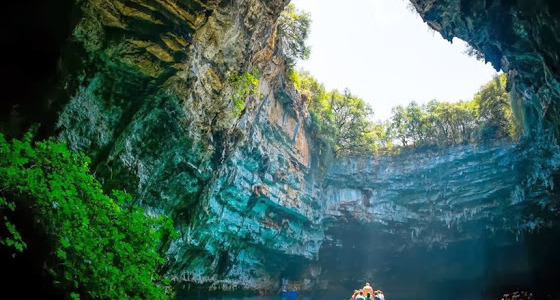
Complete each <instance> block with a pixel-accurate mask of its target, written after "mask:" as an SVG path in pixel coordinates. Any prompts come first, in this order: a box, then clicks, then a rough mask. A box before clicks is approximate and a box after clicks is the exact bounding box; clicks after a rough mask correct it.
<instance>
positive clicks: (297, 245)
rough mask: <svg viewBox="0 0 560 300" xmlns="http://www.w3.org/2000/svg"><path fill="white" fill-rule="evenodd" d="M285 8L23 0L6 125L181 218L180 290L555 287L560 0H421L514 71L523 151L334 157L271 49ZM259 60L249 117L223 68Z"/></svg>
mask: <svg viewBox="0 0 560 300" xmlns="http://www.w3.org/2000/svg"><path fill="white" fill-rule="evenodd" d="M288 2H289V1H287V0H243V1H242V0H231V1H225V0H224V1H220V0H212V1H210V0H209V1H203V0H193V1H171V0H111V1H109V0H89V1H75V2H74V1H62V0H48V1H45V2H41V3H35V2H33V1H23V2H21V3H20V2H18V3H19V4H18V3H12V4H10V5H11V6H10V10H13V11H15V12H18V13H16V14H14V15H13V16H10V17H8V18H7V20H4V22H7V24H6V26H2V30H6V31H7V33H6V34H7V35H8V36H9V38H8V40H9V42H10V43H13V44H17V45H22V48H23V49H25V50H26V51H19V50H18V49H17V48H16V49H14V50H11V51H13V52H12V53H11V54H12V57H14V58H15V59H13V60H11V61H9V62H8V66H9V67H10V69H9V70H12V71H13V73H14V74H15V75H14V76H13V77H12V78H11V79H10V80H8V81H7V82H3V84H5V85H6V86H5V90H6V91H8V97H7V98H8V100H7V101H5V102H3V103H2V104H1V105H2V107H1V108H2V110H1V113H2V118H1V121H0V128H1V130H2V131H3V132H5V133H7V134H11V135H14V136H17V135H18V134H21V132H23V131H24V130H26V128H27V127H28V126H29V125H30V124H33V123H35V122H40V123H41V124H42V126H41V128H40V134H41V135H42V136H44V137H46V136H54V137H55V138H57V139H60V140H63V141H66V142H68V144H69V146H70V147H71V148H72V149H73V150H74V151H83V152H85V153H87V154H88V155H90V156H91V157H92V161H93V166H94V171H95V173H96V175H97V176H98V178H100V180H101V181H103V183H104V185H105V186H106V187H107V188H108V189H110V188H121V189H123V188H124V189H125V190H126V191H128V192H130V193H132V194H133V195H134V197H135V201H136V203H139V204H141V205H143V206H144V207H146V208H147V210H148V212H149V213H151V214H167V215H170V216H172V217H173V219H174V221H175V225H176V228H177V231H178V232H179V234H180V236H179V238H178V239H177V240H175V241H173V242H172V245H171V248H170V250H169V252H168V253H167V257H168V263H167V264H166V270H167V272H168V274H169V276H170V277H171V278H172V279H173V280H174V282H175V283H177V284H178V286H179V288H181V289H187V290H188V289H191V290H192V289H199V288H204V289H210V290H232V289H236V288H245V289H260V288H269V289H276V288H277V287H278V283H279V278H280V277H281V276H288V277H290V278H294V279H298V280H301V282H302V283H303V287H304V288H305V289H314V290H321V289H328V290H339V291H341V292H345V293H346V292H348V291H349V290H350V289H353V288H355V287H356V284H358V285H359V284H362V283H363V282H362V281H364V280H370V279H371V278H374V279H373V282H374V283H375V284H377V285H378V286H379V287H381V288H383V289H384V290H385V291H386V294H391V295H393V297H392V298H393V299H395V298H406V297H409V298H410V296H411V295H415V297H413V298H415V299H421V298H422V297H421V296H418V295H423V296H424V298H425V299H434V296H435V295H434V294H433V293H436V292H437V293H438V294H436V295H439V296H440V298H439V299H445V297H443V296H442V295H447V294H452V293H456V292H457V291H463V290H464V291H471V292H472V293H473V294H477V295H480V293H492V292H495V290H494V289H498V287H501V286H506V285H507V284H521V285H526V286H530V287H533V288H534V289H542V290H543V291H547V292H554V291H555V288H556V287H554V283H553V282H549V281H550V280H547V278H554V276H560V274H557V273H555V272H557V271H554V270H555V269H556V270H557V269H558V268H555V266H559V265H560V263H559V262H558V259H555V255H554V253H555V250H557V248H558V247H557V246H555V245H556V243H555V241H554V238H551V237H554V236H555V234H556V233H558V228H557V219H558V207H557V200H558V199H557V198H558V195H557V193H556V192H555V189H554V187H555V186H558V184H559V182H557V179H558V178H557V173H556V171H557V169H558V164H559V163H560V159H559V158H560V156H559V155H560V151H558V146H557V144H558V140H557V139H558V137H559V134H558V125H559V124H560V122H559V120H558V116H559V114H558V109H559V107H558V104H559V103H558V102H559V97H560V96H559V93H560V85H559V84H558V78H559V77H558V76H559V74H558V72H559V70H558V67H559V61H558V60H559V58H558V51H557V49H558V46H559V45H558V43H559V41H560V39H559V37H558V34H559V33H560V28H559V26H558V22H559V21H558V20H560V18H558V17H559V12H560V4H557V2H555V1H552V0H550V1H544V0H542V1H528V0H527V1H522V0H507V1H506V0H501V1H498V0H494V1H492V0H461V1H459V0H439V1H434V0H431V1H430V0H425V1H420V0H411V3H412V4H413V6H414V7H415V8H416V10H417V11H418V12H419V14H420V15H421V16H422V18H423V19H424V20H425V21H426V22H427V23H428V25H429V26H430V27H432V28H433V29H434V30H437V31H439V32H440V33H441V34H442V36H443V37H444V38H446V39H449V40H451V39H452V38H453V37H459V38H461V39H464V40H465V41H467V42H469V43H470V44H471V45H472V46H473V47H474V48H475V49H477V50H478V51H480V53H482V54H483V55H484V57H485V59H486V60H488V61H490V62H491V63H492V64H493V66H494V67H495V68H496V69H502V70H504V71H505V72H508V75H509V82H510V86H509V88H510V89H511V90H512V91H513V93H512V94H514V97H513V106H514V108H515V111H516V113H517V115H518V117H519V118H521V119H522V120H523V122H524V126H525V135H526V137H525V139H524V140H523V141H522V142H521V143H520V144H516V145H511V144H500V145H487V146H477V147H474V146H462V147H457V148H453V149H449V150H445V151H439V152H423V153H409V154H403V155H401V156H398V157H361V158H347V159H343V160H336V161H334V162H332V163H331V164H330V165H329V164H328V162H325V161H322V159H323V158H322V156H321V155H320V153H318V150H317V149H316V148H315V147H314V142H313V139H312V138H311V135H310V133H309V128H310V126H309V125H310V119H309V116H308V114H307V111H306V109H305V107H304V104H303V103H302V100H301V98H300V96H299V95H298V93H297V91H295V90H294V88H293V86H292V85H291V84H290V83H289V82H288V80H287V79H286V78H285V75H284V74H285V65H284V61H283V59H282V58H281V57H280V56H279V55H278V53H279V51H278V45H276V44H275V41H276V32H275V24H276V20H277V18H278V16H279V13H280V12H281V11H282V9H283V8H284V7H285V5H287V3H288ZM49 7H59V8H60V9H57V10H52V9H51V10H49V9H48V8H49ZM21 20H34V22H33V23H30V24H27V25H25V24H24V25H22V22H21ZM23 23H25V22H23ZM46 24H49V26H46ZM8 25H12V26H8ZM14 26H20V27H21V28H22V31H20V33H19V34H15V33H13V32H12V31H10V30H9V29H7V28H14ZM39 28H40V29H39ZM348 30H354V29H352V28H348ZM38 37H44V41H43V40H41V39H40V38H38ZM411 54H412V55H413V53H411ZM22 62H23V63H22ZM255 67H256V68H257V69H258V70H259V95H251V96H249V97H248V98H247V99H246V107H245V109H244V110H243V111H242V112H241V114H240V115H238V114H236V113H235V112H234V111H235V109H234V106H235V105H234V103H233V101H232V100H231V99H232V93H233V90H232V87H231V86H230V85H229V84H228V77H229V76H230V75H231V74H234V73H239V74H240V73H247V72H251V70H253V68H255ZM454 71H457V72H460V70H454ZM326 164H327V165H329V168H328V169H324V168H322V166H324V165H326ZM372 216H373V217H372ZM543 249H544V250H543ZM538 274H540V275H538ZM402 286H407V287H408V288H407V289H406V290H405V289H402V288H401V287H402ZM473 286H475V287H476V288H474V289H473ZM556 289H557V288H556ZM436 298H437V297H436Z"/></svg>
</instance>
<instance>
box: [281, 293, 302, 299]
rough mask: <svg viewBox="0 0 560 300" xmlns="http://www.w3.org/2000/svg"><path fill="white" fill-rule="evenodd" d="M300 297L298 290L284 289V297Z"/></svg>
mask: <svg viewBox="0 0 560 300" xmlns="http://www.w3.org/2000/svg"><path fill="white" fill-rule="evenodd" d="M297 297H299V293H298V291H282V298H297Z"/></svg>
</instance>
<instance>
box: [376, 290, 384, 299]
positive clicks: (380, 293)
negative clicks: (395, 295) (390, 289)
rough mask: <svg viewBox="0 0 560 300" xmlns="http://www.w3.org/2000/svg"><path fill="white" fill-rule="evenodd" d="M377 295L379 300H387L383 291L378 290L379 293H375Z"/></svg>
mask: <svg viewBox="0 0 560 300" xmlns="http://www.w3.org/2000/svg"><path fill="white" fill-rule="evenodd" d="M375 293H376V294H377V299H379V300H385V295H383V291H381V290H377V291H375Z"/></svg>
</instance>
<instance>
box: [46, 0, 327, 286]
mask: <svg viewBox="0 0 560 300" xmlns="http://www.w3.org/2000/svg"><path fill="white" fill-rule="evenodd" d="M285 4H287V2H286V1H264V0H263V1H258V0H255V1H204V2H203V1H183V2H174V1H89V2H83V3H80V5H79V9H80V12H81V17H80V19H79V22H78V24H77V25H76V27H75V28H74V30H73V38H74V39H75V42H74V44H73V46H74V47H75V48H78V49H80V51H83V55H84V56H85V60H84V62H83V63H82V65H80V68H77V69H78V71H76V73H74V74H72V75H71V76H69V79H68V81H69V82H70V83H68V84H66V87H68V86H74V87H75V89H74V90H69V91H68V93H70V95H71V96H70V99H69V101H68V102H67V104H65V105H64V108H63V109H62V111H61V112H60V115H59V116H60V117H59V119H58V122H57V124H56V126H57V130H58V137H59V138H60V139H62V140H65V141H67V142H68V143H69V144H70V145H71V147H72V148H73V149H74V150H76V151H85V152H86V153H88V154H90V155H91V156H92V157H93V159H94V162H95V165H96V173H97V174H98V176H100V178H103V180H104V183H105V185H106V186H108V187H119V188H122V187H123V185H124V186H125V188H126V190H128V191H131V192H132V193H133V194H135V196H136V202H137V203H140V204H142V205H144V206H145V207H147V208H148V210H149V211H150V212H151V213H154V214H162V213H163V214H168V215H171V216H172V217H173V218H174V221H175V223H176V227H177V230H178V232H179V233H180V238H178V239H177V240H175V241H172V242H171V248H170V250H169V253H168V258H169V261H168V263H167V266H166V267H167V269H168V273H169V275H170V276H171V278H172V279H173V280H175V281H176V282H194V283H198V284H207V283H212V285H211V286H207V287H208V288H209V289H225V290H227V289H231V288H234V287H237V286H241V287H245V288H259V287H268V286H276V282H277V280H278V276H280V275H279V273H280V272H282V271H283V270H284V269H285V265H286V261H290V260H296V261H301V260H305V259H312V258H313V257H315V256H316V254H317V253H318V249H319V246H320V244H321V241H322V238H323V231H322V229H321V228H320V226H319V220H320V211H321V210H320V209H317V208H318V207H317V204H316V203H315V201H316V198H317V191H318V190H319V187H318V183H317V181H316V180H314V176H315V175H314V172H313V170H312V168H311V166H312V164H313V163H314V162H313V160H314V158H313V155H312V152H311V149H310V148H311V144H310V143H311V141H310V140H309V137H308V134H307V132H306V128H307V126H306V124H305V112H304V110H303V107H302V103H301V100H300V98H299V95H297V93H296V92H295V90H294V89H293V87H291V86H289V85H287V84H286V79H285V78H284V77H283V76H284V74H285V69H284V66H283V61H282V60H281V59H280V58H278V57H276V56H275V52H276V51H277V49H276V46H275V34H276V33H275V22H276V18H277V17H278V16H279V13H280V11H281V10H282V9H283V8H284V6H285ZM64 63H67V64H69V63H70V62H64V61H63V64H64ZM68 68H69V69H70V66H69V65H68ZM254 68H257V69H258V70H260V74H259V78H258V79H259V82H260V84H259V87H258V90H259V93H258V95H251V96H249V97H247V99H245V108H244V110H243V111H242V112H241V114H237V113H235V105H234V103H233V101H232V95H233V93H234V90H233V89H234V88H233V87H232V86H231V85H230V84H229V82H228V79H229V77H230V76H231V75H232V74H240V73H241V74H242V73H248V72H251V70H253V69H254Z"/></svg>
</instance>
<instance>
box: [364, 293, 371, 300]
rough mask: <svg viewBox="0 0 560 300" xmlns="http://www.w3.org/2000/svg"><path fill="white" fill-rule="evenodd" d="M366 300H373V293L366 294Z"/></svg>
mask: <svg viewBox="0 0 560 300" xmlns="http://www.w3.org/2000/svg"><path fill="white" fill-rule="evenodd" d="M365 300H373V295H372V294H371V293H366V296H365Z"/></svg>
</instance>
